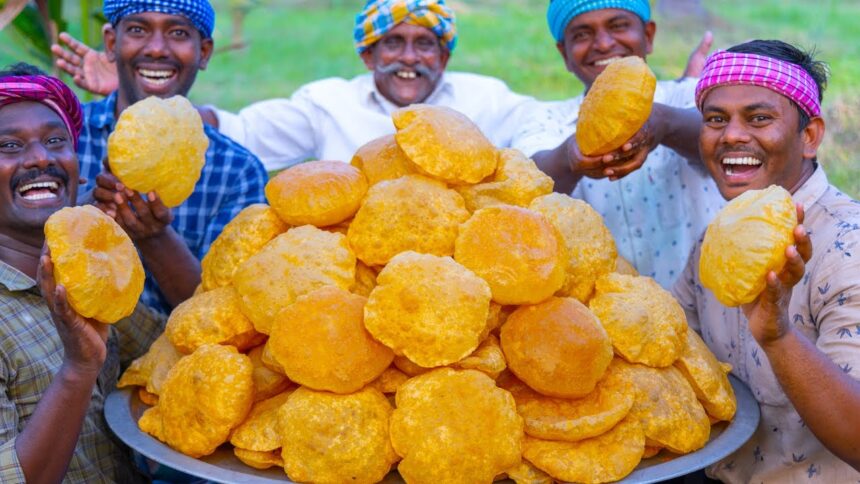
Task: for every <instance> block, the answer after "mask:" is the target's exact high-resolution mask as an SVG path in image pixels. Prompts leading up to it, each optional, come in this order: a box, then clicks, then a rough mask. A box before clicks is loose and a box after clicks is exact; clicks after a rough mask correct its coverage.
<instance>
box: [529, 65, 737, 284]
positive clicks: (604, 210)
mask: <svg viewBox="0 0 860 484" xmlns="http://www.w3.org/2000/svg"><path fill="white" fill-rule="evenodd" d="M695 88H696V80H695V79H692V78H686V79H684V80H682V81H660V82H658V83H657V88H656V90H655V92H654V102H656V103H661V104H665V105H668V106H672V107H677V108H691V107H695V100H694V97H693V94H694V91H695ZM582 100H583V95H580V96H577V97H575V98H573V99H570V100H567V101H558V102H552V103H542V104H541V105H538V106H536V107H535V108H534V111H533V112H532V113H530V114H529V121H527V122H526V123H525V124H523V125H522V127H521V129H520V130H519V131H518V132H517V133H516V134H515V139H514V143H513V147H514V148H518V149H520V150H521V151H523V153H525V154H526V155H528V156H532V155H534V154H535V153H536V152H538V151H541V150H547V149H554V148H556V147H557V146H559V145H560V144H561V143H562V142H564V140H566V139H567V138H568V137H569V136H571V135H572V134H573V133H574V132H575V131H576V122H577V120H578V119H579V109H580V106H581V105H582ZM571 196H572V197H574V198H579V199H582V200H585V201H586V202H588V203H589V204H590V205H591V206H592V207H594V209H595V210H597V212H598V213H599V214H600V215H602V216H603V220H604V222H605V223H606V226H607V227H608V228H609V230H610V232H612V236H613V237H614V238H615V244H616V245H617V247H618V254H619V255H621V256H622V257H624V258H625V259H627V260H628V261H630V263H631V264H633V266H634V267H636V270H637V271H639V273H640V274H642V275H643V276H649V277H653V278H654V279H656V280H657V282H658V283H660V284H661V285H662V286H663V287H665V288H670V287H672V284H673V283H674V282H675V280H677V278H678V276H679V275H680V274H681V271H682V270H683V269H684V263H685V262H686V256H687V254H689V252H690V248H691V247H692V246H693V244H694V243H695V242H696V239H697V238H698V237H699V235H700V234H701V233H702V232H703V231H704V229H705V227H707V225H708V222H710V221H711V219H712V218H713V217H714V215H716V214H717V212H719V210H720V208H721V207H722V205H723V203H724V200H723V198H722V196H721V195H720V193H719V191H717V187H716V185H714V182H713V180H712V179H711V177H710V175H709V174H708V172H707V170H706V169H705V167H704V166H703V165H701V164H700V163H699V162H692V161H688V160H687V159H685V158H684V157H682V156H680V155H679V154H677V153H676V152H675V151H673V150H671V149H669V148H667V147H665V146H662V145H660V146H658V147H657V148H655V149H654V150H653V151H652V152H651V153H650V154H649V155H648V158H647V159H646V160H645V163H644V164H643V165H642V167H641V168H640V169H638V170H636V171H634V172H633V173H631V174H629V175H627V176H626V177H624V178H622V179H620V180H617V181H609V179H600V180H595V179H592V178H583V179H582V180H580V182H579V183H578V184H577V186H576V188H575V189H574V190H573V193H571Z"/></svg>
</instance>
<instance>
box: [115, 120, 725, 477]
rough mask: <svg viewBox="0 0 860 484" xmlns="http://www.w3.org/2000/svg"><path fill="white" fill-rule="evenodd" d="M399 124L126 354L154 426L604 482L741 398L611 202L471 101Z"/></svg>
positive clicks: (326, 469) (299, 463)
mask: <svg viewBox="0 0 860 484" xmlns="http://www.w3.org/2000/svg"><path fill="white" fill-rule="evenodd" d="M394 123H395V125H396V127H397V133H396V134H395V135H394V136H387V137H384V138H380V139H378V140H374V141H372V142H371V143H368V145H366V146H364V147H362V148H360V149H359V150H358V152H357V153H356V154H355V157H354V158H353V159H352V162H351V164H346V163H342V162H333V161H310V162H307V163H304V164H301V165H297V166H295V167H293V168H290V169H288V170H286V171H284V172H282V173H281V174H279V175H278V176H276V177H275V178H273V179H272V180H271V181H270V182H269V186H267V189H266V194H267V197H268V201H269V206H265V205H260V206H253V207H249V208H247V209H246V210H245V211H243V212H242V213H240V214H239V215H238V216H237V217H236V219H235V220H234V221H233V222H231V224H229V225H228V226H227V228H226V229H225V230H224V232H223V233H222V235H221V236H220V237H219V238H218V239H217V240H216V241H215V243H214V244H213V245H212V249H211V251H210V253H209V254H208V255H207V256H206V258H204V263H203V281H204V283H203V285H202V287H201V288H200V291H198V293H196V294H195V295H194V296H193V297H192V298H191V299H189V300H188V301H186V302H185V303H183V304H182V305H180V306H179V307H177V308H176V309H175V310H174V311H173V314H172V315H171V316H170V319H169V322H168V325H167V330H166V332H165V335H164V336H162V337H161V338H159V340H158V341H157V342H156V343H155V344H154V345H153V347H152V349H151V350H150V352H149V353H148V354H146V355H144V356H143V357H141V358H140V359H139V360H138V361H136V362H135V363H134V364H133V365H132V366H131V367H130V368H129V370H128V371H127V372H126V374H125V375H123V378H122V381H121V386H138V387H140V390H139V396H140V398H141V400H143V401H144V402H145V403H147V404H150V405H152V407H151V408H150V409H148V410H147V411H146V412H145V413H144V415H143V417H142V418H141V420H140V422H139V425H140V428H141V429H142V430H143V431H145V432H147V433H149V434H151V435H153V436H154V437H156V438H157V439H159V440H161V441H163V442H165V443H167V444H168V445H170V446H171V447H173V448H174V449H176V450H178V451H180V452H183V453H185V454H188V455H190V456H194V457H200V456H204V455H207V454H209V453H211V452H213V451H214V450H215V449H216V448H217V447H218V446H220V445H224V444H226V443H228V442H229V444H231V445H232V446H233V452H234V454H235V455H236V457H237V458H238V459H239V460H241V461H242V462H244V463H246V464H247V465H249V466H251V467H254V468H258V469H265V468H269V467H280V468H283V469H284V472H285V478H289V479H290V480H292V481H296V482H314V483H341V482H361V483H364V482H366V483H373V482H379V481H380V480H382V479H383V478H384V476H386V475H387V474H388V473H389V472H390V471H392V470H393V469H397V470H398V472H399V473H400V475H401V476H402V477H403V479H404V480H405V481H406V482H408V483H438V482H446V483H448V482H450V483H464V484H466V483H468V484H471V483H481V482H483V483H490V482H492V481H493V480H494V479H496V478H498V477H500V476H508V477H509V478H510V479H513V480H514V481H515V482H517V483H520V484H522V483H536V482H553V481H574V482H583V483H599V482H610V481H615V480H619V479H622V478H623V477H625V476H626V475H628V474H629V473H630V472H632V471H633V470H634V469H635V468H636V466H637V465H638V464H639V462H640V461H641V460H642V459H643V458H644V457H646V456H651V455H654V454H656V453H658V452H663V453H664V454H665V455H666V456H667V457H668V456H670V455H671V454H681V453H689V452H693V451H695V450H697V449H700V448H702V447H703V446H704V445H705V444H706V443H707V442H708V439H709V436H710V429H711V422H712V421H713V422H716V421H728V420H731V419H732V418H733V416H734V412H735V408H736V405H735V399H734V395H733V393H732V387H731V385H730V384H729V381H728V377H727V375H728V371H729V369H730V368H729V367H728V365H725V364H723V363H720V362H719V361H717V359H716V358H715V357H714V356H713V354H711V352H710V351H709V350H708V349H707V347H706V346H705V345H704V343H703V342H702V340H701V339H700V338H699V336H698V335H697V334H696V333H695V331H693V330H692V329H690V328H688V326H687V322H686V319H685V316H684V311H683V310H682V309H681V308H680V306H679V305H678V303H677V302H676V301H675V300H674V299H673V298H672V296H671V295H670V294H669V293H668V292H666V291H664V290H663V289H661V288H660V287H659V286H658V285H657V283H656V282H654V281H653V280H652V279H650V278H648V277H643V276H639V275H635V271H631V270H622V266H620V265H619V264H618V262H617V261H618V260H619V258H618V254H617V251H616V248H615V243H614V241H613V239H612V236H611V235H610V233H609V231H608V230H607V228H606V227H605V225H604V224H603V221H602V219H601V217H600V216H599V215H598V214H597V213H596V212H595V211H594V210H593V209H591V207H589V206H588V205H587V204H585V203H584V202H581V201H578V200H573V199H571V198H570V197H568V196H566V195H561V194H557V193H552V181H551V180H550V179H549V178H548V177H546V176H545V175H543V174H542V173H541V172H540V171H539V170H538V169H537V167H536V166H535V165H534V163H533V162H532V161H531V160H529V159H528V158H527V157H525V156H524V155H523V154H522V153H520V152H518V151H516V150H510V149H496V148H494V147H493V146H492V145H491V144H490V142H489V141H488V140H487V139H486V137H484V136H483V134H482V133H481V132H480V131H479V130H478V129H477V128H476V127H475V126H474V125H473V124H472V123H471V122H470V121H469V120H468V119H466V118H465V117H463V116H462V115H460V114H459V113H456V112H453V111H451V110H450V109H446V108H438V107H432V106H423V105H419V106H411V107H408V108H404V109H402V110H400V111H398V112H397V113H395V115H394ZM269 207H271V208H269ZM616 271H619V272H616ZM620 272H623V273H620Z"/></svg>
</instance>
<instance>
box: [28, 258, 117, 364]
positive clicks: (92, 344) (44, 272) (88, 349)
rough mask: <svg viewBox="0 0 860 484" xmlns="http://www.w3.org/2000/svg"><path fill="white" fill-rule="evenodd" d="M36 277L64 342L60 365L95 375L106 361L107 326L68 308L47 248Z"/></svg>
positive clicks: (64, 289)
mask: <svg viewBox="0 0 860 484" xmlns="http://www.w3.org/2000/svg"><path fill="white" fill-rule="evenodd" d="M36 278H37V279H38V281H39V289H41V291H42V297H43V298H45V303H46V304H47V306H48V310H49V311H50V312H51V319H52V320H53V321H54V326H56V328H57V334H58V335H59V336H60V341H62V343H63V351H64V355H63V358H64V362H63V363H64V364H67V365H69V366H70V367H71V369H72V370H74V371H76V372H80V373H81V374H84V375H88V376H93V375H95V376H98V374H99V372H101V368H102V365H104V362H105V359H106V358H107V337H108V325H106V324H104V323H100V322H98V321H96V320H94V319H88V318H85V317H83V316H81V315H80V314H78V313H77V312H75V310H74V309H73V308H72V307H71V305H70V304H69V301H68V297H67V295H66V288H65V287H63V286H62V285H58V284H57V283H56V281H55V279H54V264H53V262H52V261H51V254H50V251H49V250H48V248H47V245H46V246H45V248H44V249H43V251H42V256H41V257H40V258H39V269H38V274H37V276H36Z"/></svg>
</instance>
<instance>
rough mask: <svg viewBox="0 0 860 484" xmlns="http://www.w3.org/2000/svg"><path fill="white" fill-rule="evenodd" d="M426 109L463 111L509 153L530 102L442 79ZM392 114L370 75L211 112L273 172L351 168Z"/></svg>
mask: <svg viewBox="0 0 860 484" xmlns="http://www.w3.org/2000/svg"><path fill="white" fill-rule="evenodd" d="M424 102H425V103H427V104H433V105H437V106H446V107H449V108H452V109H456V110H457V111H460V112H461V113H463V114H465V115H466V116H468V117H469V118H470V119H471V120H472V121H474V122H475V124H477V125H478V127H479V128H480V129H481V131H483V132H484V134H485V135H486V136H487V137H488V138H489V139H490V141H492V142H493V144H495V145H496V146H499V147H508V146H510V144H511V138H512V137H513V134H514V132H515V131H516V128H517V127H518V124H519V122H520V120H521V113H525V112H526V111H527V109H526V107H527V106H528V105H530V104H532V103H533V102H534V101H533V99H532V98H530V97H528V96H523V95H520V94H516V93H515V92H513V91H511V90H510V89H509V88H508V86H507V85H505V83H504V82H502V81H501V80H499V79H496V78H493V77H487V76H480V75H477V74H467V73H460V72H446V73H445V74H443V77H442V80H441V81H440V82H439V85H438V86H436V89H435V90H434V91H433V93H432V94H431V95H430V96H429V97H428V98H427V99H426V100H425V101H424ZM396 109H398V107H397V106H396V105H394V104H393V103H391V102H390V101H389V100H387V99H386V98H385V97H383V96H382V94H380V93H379V91H378V90H377V88H376V83H375V82H374V81H373V75H372V74H370V73H368V74H363V75H360V76H357V77H354V78H353V79H350V80H346V79H341V78H329V79H323V80H320V81H315V82H311V83H310V84H306V85H304V86H302V87H301V88H300V89H299V90H298V91H296V92H295V94H293V96H292V97H291V98H290V99H271V100H267V101H261V102H258V103H254V104H252V105H250V106H248V107H246V108H244V109H242V110H241V111H239V113H238V114H233V113H229V112H227V111H221V110H216V115H217V116H218V122H219V131H221V132H222V133H223V134H225V135H227V136H229V137H230V138H233V139H234V140H236V141H237V142H238V143H239V144H241V145H244V146H245V147H246V148H248V149H249V150H250V151H251V152H253V153H254V154H255V155H257V157H258V158H260V160H261V161H262V162H263V165H264V166H265V167H266V169H267V170H268V171H272V170H278V169H281V168H286V167H289V166H292V165H294V164H296V163H300V162H302V161H305V160H307V159H309V158H315V159H321V160H338V161H344V162H349V161H350V160H351V159H352V155H353V154H354V153H355V151H356V150H357V149H358V148H359V147H361V146H362V145H363V144H365V143H367V142H369V141H372V140H374V139H376V138H378V137H380V136H384V135H387V134H392V133H394V124H393V123H392V121H391V113H392V112H394V111H395V110H396Z"/></svg>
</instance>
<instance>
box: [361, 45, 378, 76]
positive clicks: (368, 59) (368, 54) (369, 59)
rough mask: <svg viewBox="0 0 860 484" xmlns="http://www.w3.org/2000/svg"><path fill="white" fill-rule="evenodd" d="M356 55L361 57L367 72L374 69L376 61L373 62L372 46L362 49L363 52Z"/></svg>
mask: <svg viewBox="0 0 860 484" xmlns="http://www.w3.org/2000/svg"><path fill="white" fill-rule="evenodd" d="M358 55H359V56H361V60H362V61H364V65H365V67H367V70H369V71H372V70H375V69H376V61H374V60H373V46H370V47H368V48H366V49H364V51H363V52H362V53H361V54H358Z"/></svg>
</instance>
